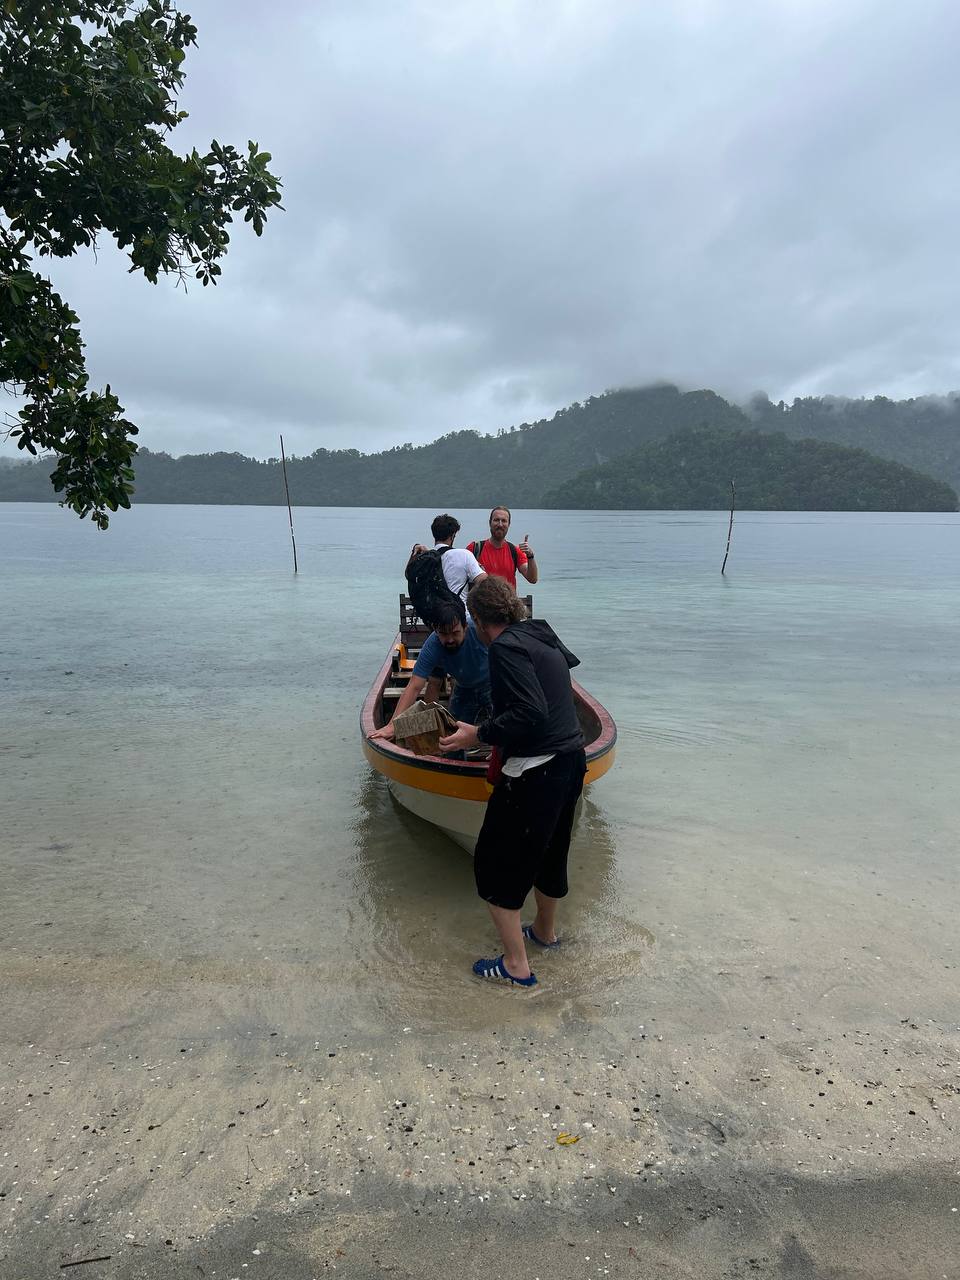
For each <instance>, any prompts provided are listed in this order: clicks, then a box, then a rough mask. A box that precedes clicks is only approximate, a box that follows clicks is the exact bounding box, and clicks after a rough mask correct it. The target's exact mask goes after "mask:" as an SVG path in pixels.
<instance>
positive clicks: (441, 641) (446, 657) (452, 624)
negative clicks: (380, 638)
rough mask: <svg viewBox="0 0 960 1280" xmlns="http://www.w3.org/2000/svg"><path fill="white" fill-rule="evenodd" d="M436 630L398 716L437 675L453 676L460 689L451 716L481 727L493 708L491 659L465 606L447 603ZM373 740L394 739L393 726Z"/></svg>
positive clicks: (374, 735)
mask: <svg viewBox="0 0 960 1280" xmlns="http://www.w3.org/2000/svg"><path fill="white" fill-rule="evenodd" d="M435 616H436V622H435V623H434V628H433V631H432V632H431V633H430V635H429V636H427V639H426V642H425V643H424V646H423V648H422V649H421V650H420V656H419V657H418V658H417V661H416V663H415V664H414V668H413V674H412V675H411V677H410V679H409V680H408V681H407V687H406V689H404V691H403V693H402V694H401V695H400V697H399V699H398V700H397V706H396V710H395V711H394V715H399V714H400V712H401V711H406V709H407V707H412V706H413V704H414V703H415V702H416V700H417V699H418V698H419V697H420V695H421V693H422V692H423V690H424V687H425V686H426V683H427V681H428V680H429V679H430V677H431V676H432V675H433V674H434V673H435V672H438V671H439V672H442V673H443V674H445V675H448V676H453V678H454V680H455V681H456V688H455V689H454V691H453V697H452V698H451V699H450V714H451V715H452V716H453V718H454V719H455V720H463V721H464V722H465V723H466V724H477V723H479V721H480V720H482V719H483V718H484V712H485V711H486V709H487V708H488V707H489V706H490V659H489V654H488V650H487V646H486V645H485V644H482V643H481V641H480V640H479V639H478V637H477V633H476V631H475V630H474V627H473V620H472V619H471V620H470V621H469V622H467V621H466V612H465V610H464V608H463V605H459V606H458V604H457V603H456V602H454V601H450V602H449V603H447V602H444V603H443V604H442V605H440V606H439V608H438V610H437V612H436V615H435ZM370 737H371V738H392V737H393V723H392V722H391V723H389V724H385V725H384V726H383V728H382V729H377V730H375V731H374V732H373V733H372V734H371V735H370Z"/></svg>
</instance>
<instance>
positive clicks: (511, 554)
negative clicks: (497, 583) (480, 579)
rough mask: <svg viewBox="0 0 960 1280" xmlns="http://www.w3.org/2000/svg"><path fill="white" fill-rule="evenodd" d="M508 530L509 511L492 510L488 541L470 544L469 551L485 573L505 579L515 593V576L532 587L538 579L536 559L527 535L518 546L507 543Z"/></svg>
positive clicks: (499, 508)
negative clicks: (518, 575)
mask: <svg viewBox="0 0 960 1280" xmlns="http://www.w3.org/2000/svg"><path fill="white" fill-rule="evenodd" d="M509 530H510V508H509V507H494V508H493V510H492V511H491V512H490V537H489V538H481V539H480V540H478V541H477V542H471V543H470V545H469V546H468V547H467V550H468V551H472V552H473V554H474V555H475V556H476V557H477V559H478V560H479V561H480V567H481V568H482V569H483V570H484V572H485V573H492V574H493V575H494V576H495V577H497V578H506V580H507V582H509V583H510V586H511V587H512V588H513V590H514V591H516V589H517V572H518V571H519V572H520V573H521V574H522V575H523V577H525V578H526V580H527V581H528V582H529V583H530V585H531V586H533V584H534V583H535V582H536V581H537V580H538V579H539V577H540V574H539V572H538V571H537V558H536V556H535V555H534V554H533V551H532V550H531V548H530V544H529V542H528V541H527V538H528V537H529V534H526V533H525V534H524V535H523V541H522V542H521V543H520V545H519V546H514V544H513V543H512V542H508V541H507V533H508V532H509Z"/></svg>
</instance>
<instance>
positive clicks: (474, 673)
mask: <svg viewBox="0 0 960 1280" xmlns="http://www.w3.org/2000/svg"><path fill="white" fill-rule="evenodd" d="M434 667H440V669H441V670H442V671H445V672H446V674H447V675H448V676H453V678H454V679H455V680H456V682H457V684H458V685H460V686H461V688H463V689H479V688H484V687H486V686H487V685H489V683H490V659H489V658H488V657H487V646H486V645H485V644H484V643H483V642H482V641H481V640H480V639H479V638H478V636H477V633H476V631H474V629H473V623H472V622H468V623H467V635H466V639H465V640H464V642H463V644H462V645H461V646H460V648H459V649H456V650H454V651H453V652H451V651H450V650H449V649H445V648H444V647H443V645H442V644H441V642H440V638H439V636H438V635H437V633H436V632H435V631H431V632H430V634H429V635H428V636H427V638H426V640H425V642H424V645H423V648H422V649H421V650H420V656H419V657H418V658H417V661H416V664H415V665H414V668H413V674H414V675H415V676H419V677H420V679H421V680H429V679H430V676H431V673H432V672H433V669H434Z"/></svg>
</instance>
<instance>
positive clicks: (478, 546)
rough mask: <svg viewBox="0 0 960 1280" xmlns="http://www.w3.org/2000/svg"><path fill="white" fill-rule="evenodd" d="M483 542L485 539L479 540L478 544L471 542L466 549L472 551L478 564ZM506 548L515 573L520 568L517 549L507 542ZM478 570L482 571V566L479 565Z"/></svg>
mask: <svg viewBox="0 0 960 1280" xmlns="http://www.w3.org/2000/svg"><path fill="white" fill-rule="evenodd" d="M485 542H486V538H481V539H480V541H479V542H471V543H470V546H469V547H468V548H467V550H468V551H472V552H473V554H474V555H475V556H476V558H477V563H478V564H480V557H481V556H482V555H483V544H484V543H485ZM507 546H508V547H509V548H510V554H511V555H512V556H513V571H514V573H516V572H517V570H518V569H519V568H520V561H519V560H518V559H517V548H516V547H515V546H514V545H513V543H512V542H508V543H507ZM480 568H481V569H482V568H483V565H480Z"/></svg>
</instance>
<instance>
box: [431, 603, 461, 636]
mask: <svg viewBox="0 0 960 1280" xmlns="http://www.w3.org/2000/svg"><path fill="white" fill-rule="evenodd" d="M430 621H431V622H432V623H433V629H434V631H449V629H450V628H451V627H453V626H456V625H457V623H459V624H460V626H461V627H465V626H466V625H467V611H466V609H465V608H464V607H463V602H462V601H460V600H438V601H437V603H436V604H435V605H434V606H433V611H432V612H431V614H430Z"/></svg>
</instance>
